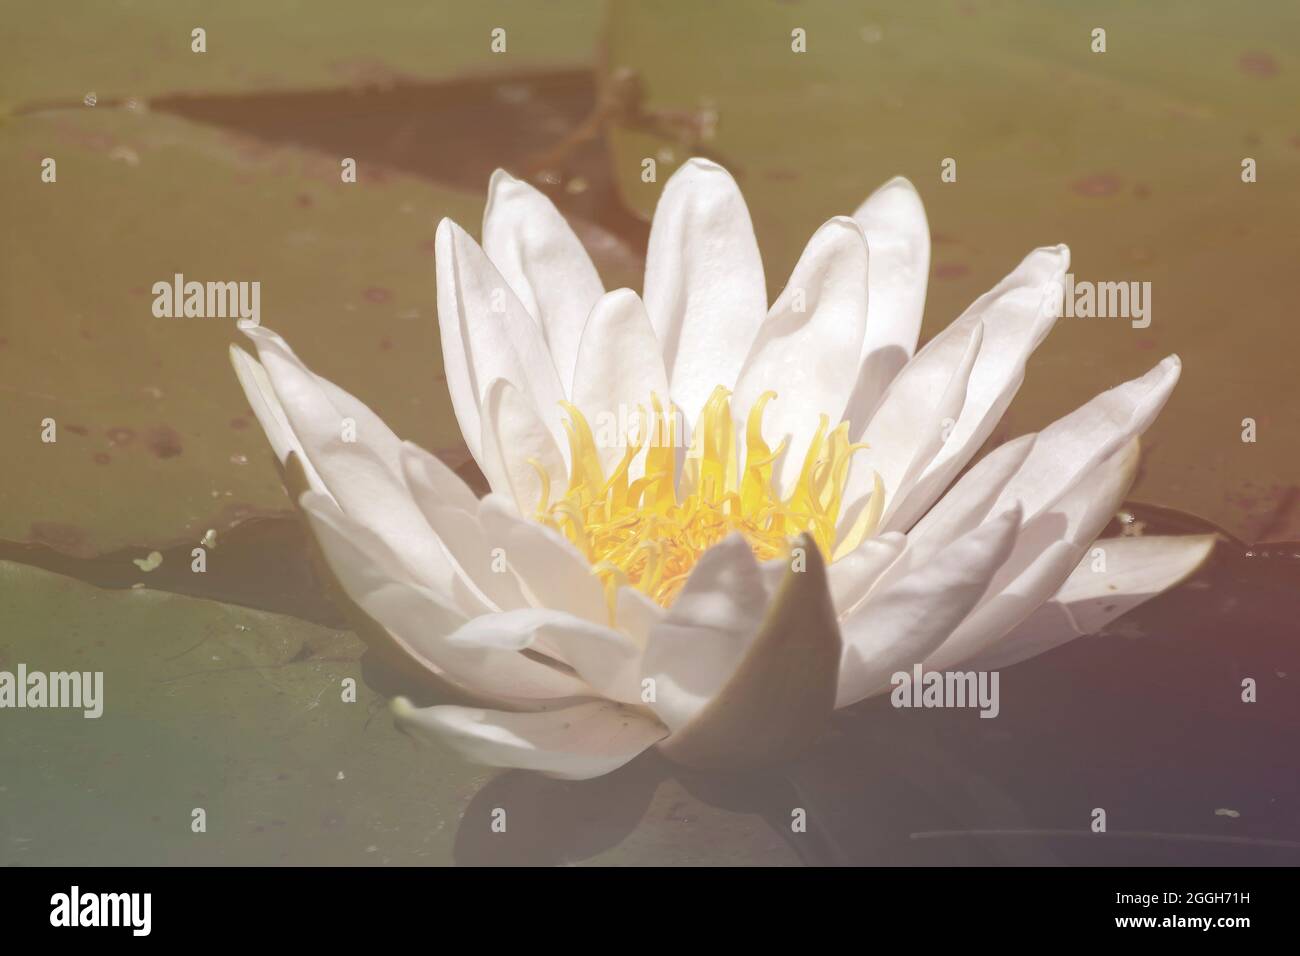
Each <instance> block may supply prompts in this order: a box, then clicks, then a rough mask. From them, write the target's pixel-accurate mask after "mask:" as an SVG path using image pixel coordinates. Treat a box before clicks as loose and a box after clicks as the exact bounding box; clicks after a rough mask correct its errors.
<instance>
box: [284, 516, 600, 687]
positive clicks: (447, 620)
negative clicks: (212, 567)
mask: <svg viewBox="0 0 1300 956" xmlns="http://www.w3.org/2000/svg"><path fill="white" fill-rule="evenodd" d="M300 504H301V505H302V508H303V511H304V512H305V513H306V514H307V517H308V519H309V520H310V522H311V526H312V531H313V532H314V533H315V535H316V540H317V541H318V542H319V543H320V546H321V552H322V553H323V554H324V556H325V560H326V561H327V562H328V563H329V566H330V570H331V571H333V572H334V575H335V577H336V578H337V579H338V581H339V583H340V584H341V585H342V586H343V589H344V590H345V591H346V592H347V595H348V597H349V598H351V599H352V601H353V602H355V603H356V605H357V606H358V607H359V608H361V610H362V611H364V612H365V613H366V614H367V615H368V616H369V617H370V618H372V619H373V620H374V621H375V622H376V623H377V624H379V625H380V626H381V627H383V628H384V629H385V630H386V631H387V632H388V633H389V635H390V636H391V637H392V638H393V640H394V641H395V642H396V643H397V644H398V645H399V646H400V647H401V648H402V649H403V651H405V652H406V653H408V654H411V655H413V656H415V657H417V658H419V659H421V660H424V661H427V662H429V663H430V664H432V665H433V666H434V668H435V669H436V670H437V671H438V672H439V673H442V674H444V675H445V676H447V677H448V678H450V679H451V680H453V681H455V682H456V683H458V684H460V685H461V686H463V687H466V688H468V689H470V690H471V691H474V692H477V693H482V694H489V695H492V696H495V697H497V698H501V699H503V700H509V699H512V698H521V699H529V698H542V699H548V698H565V697H573V696H579V695H583V694H589V693H590V692H591V691H590V688H589V687H588V686H587V685H586V684H585V683H584V682H582V681H581V680H579V679H578V678H576V677H574V676H573V675H572V674H570V673H567V672H565V671H563V670H560V669H559V668H556V667H551V666H549V665H547V664H544V663H542V662H540V661H537V660H535V659H533V658H530V657H527V656H525V655H523V654H518V653H515V652H514V651H510V650H497V649H495V648H480V647H464V646H459V645H455V644H452V643H450V642H448V640H447V638H448V636H449V635H450V634H452V633H453V632H454V631H456V630H457V629H458V628H460V627H461V626H462V625H464V623H465V620H466V619H465V617H463V616H462V615H460V614H458V613H456V612H454V611H453V610H451V609H449V608H448V607H446V606H445V605H443V604H442V603H441V602H439V601H438V600H437V599H436V597H435V596H434V595H433V594H432V593H431V592H430V591H428V590H427V589H425V588H422V587H420V586H419V585H417V584H412V583H408V582H406V581H403V580H401V579H400V578H398V577H396V576H395V575H396V573H397V571H398V570H399V569H400V562H398V560H397V559H396V557H395V556H394V555H393V554H392V553H391V551H389V550H388V548H387V547H386V546H385V545H384V543H383V542H382V541H380V540H379V539H378V538H377V537H375V536H374V535H372V534H370V532H369V531H367V529H366V528H364V527H362V526H360V525H358V524H356V523H355V522H353V521H351V520H350V519H348V517H347V516H346V515H345V514H343V512H341V511H339V510H338V509H337V508H336V507H334V505H333V504H332V503H331V502H330V501H329V499H327V498H325V496H324V495H318V494H316V493H315V492H307V493H305V494H304V495H303V496H302V498H301V499H300Z"/></svg>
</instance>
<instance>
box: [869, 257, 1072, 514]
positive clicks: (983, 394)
mask: <svg viewBox="0 0 1300 956" xmlns="http://www.w3.org/2000/svg"><path fill="white" fill-rule="evenodd" d="M1069 262H1070V252H1069V250H1068V249H1067V248H1066V247H1065V246H1054V247H1047V248H1042V249H1036V250H1034V251H1033V252H1031V253H1030V254H1029V255H1028V256H1026V257H1025V259H1024V261H1023V262H1021V263H1020V265H1019V266H1017V267H1016V269H1015V271H1014V272H1012V273H1011V274H1010V275H1009V276H1007V277H1006V278H1005V279H1003V280H1002V281H1001V282H1000V283H998V285H997V286H996V287H994V288H993V289H992V290H991V291H990V292H987V293H985V294H984V295H983V296H981V297H980V298H979V299H977V300H976V301H975V302H974V303H973V304H972V305H971V307H970V308H969V309H967V310H966V311H965V313H963V314H962V315H961V317H960V318H958V319H957V320H956V321H955V322H953V323H952V324H951V325H949V326H948V327H947V328H946V329H944V330H943V331H942V332H940V333H939V334H938V335H936V336H935V337H934V338H933V339H932V340H931V341H930V342H929V343H927V344H926V345H925V347H924V348H922V349H921V351H919V352H918V353H917V354H916V356H915V357H914V358H913V359H912V361H910V362H909V363H908V364H907V365H906V367H904V368H903V370H902V371H900V372H899V373H898V375H897V377H896V378H895V379H894V381H893V382H892V383H891V384H890V386H889V388H888V390H887V391H886V393H885V397H884V398H883V399H882V400H881V403H880V407H879V408H877V409H876V412H875V413H874V414H873V415H872V423H871V425H870V426H868V430H871V429H872V428H875V427H879V426H877V425H876V422H877V420H878V419H882V420H887V419H889V418H892V417H895V416H900V415H905V414H906V412H905V411H903V410H904V409H906V408H908V407H911V406H914V405H916V404H917V403H921V402H924V403H927V404H929V405H932V404H933V401H934V398H933V396H935V395H936V394H938V393H939V391H941V390H942V389H943V388H944V387H945V385H946V383H947V382H948V380H949V379H950V378H951V377H952V370H953V369H954V368H956V367H957V365H958V364H959V363H960V362H961V360H962V357H963V356H964V355H965V351H966V345H967V343H968V342H969V336H970V334H971V331H972V329H973V328H974V327H975V326H976V325H978V324H979V323H981V322H982V323H983V325H984V343H983V346H982V347H981V349H980V353H979V357H978V359H977V360H976V362H975V367H974V368H973V369H972V370H971V375H970V381H969V383H968V384H967V388H966V400H965V402H964V404H963V405H962V409H961V414H960V416H958V418H957V421H956V423H955V424H954V425H953V427H952V428H951V429H950V430H949V431H948V435H947V438H946V439H945V440H944V442H943V445H942V447H941V448H940V449H939V451H938V453H937V454H936V455H935V456H934V458H933V460H931V461H930V462H929V464H928V465H927V467H926V470H925V472H924V474H923V482H924V489H925V491H926V493H927V494H928V495H929V496H930V500H929V501H926V500H924V499H923V498H922V497H920V496H919V495H914V496H913V498H912V500H911V502H909V508H908V512H909V513H908V515H907V517H910V518H911V519H912V520H915V518H916V517H917V516H919V515H920V514H923V513H924V512H925V510H926V508H928V507H929V505H930V504H931V503H932V502H933V500H934V498H937V497H938V495H939V494H940V493H942V491H943V489H944V488H945V487H947V485H948V483H949V482H950V481H952V479H953V478H954V477H956V475H957V473H958V472H959V471H960V470H961V469H962V467H963V466H964V465H965V464H966V462H967V461H969V460H970V458H971V456H972V455H973V454H974V453H975V452H976V451H977V450H978V449H979V447H980V445H982V444H983V443H984V441H985V440H986V439H987V438H988V437H989V435H990V434H992V432H993V429H994V428H995V427H996V426H997V423H998V421H999V420H1000V419H1001V418H1002V413H1003V412H1004V411H1006V408H1007V406H1008V405H1009V404H1010V403H1011V399H1012V398H1013V397H1014V396H1015V394H1016V391H1017V390H1018V389H1019V388H1020V383H1021V382H1022V381H1023V380H1024V374H1025V362H1026V360H1027V359H1028V358H1029V355H1030V353H1032V352H1033V350H1034V349H1035V348H1037V346H1038V344H1039V342H1041V341H1042V340H1043V338H1044V337H1045V336H1046V335H1047V333H1048V332H1049V331H1050V330H1051V328H1052V325H1053V324H1054V323H1055V321H1056V317H1057V315H1058V314H1059V312H1060V304H1061V303H1060V299H1061V288H1062V287H1061V278H1062V276H1063V275H1064V273H1065V270H1066V268H1068V266H1069ZM900 517H904V516H902V515H900ZM899 530H906V527H905V525H900V526H899Z"/></svg>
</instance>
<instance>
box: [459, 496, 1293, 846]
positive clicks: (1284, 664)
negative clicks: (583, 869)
mask: <svg viewBox="0 0 1300 956" xmlns="http://www.w3.org/2000/svg"><path fill="white" fill-rule="evenodd" d="M1133 510H1134V511H1135V512H1136V513H1137V515H1138V518H1139V520H1142V521H1144V522H1145V523H1146V525H1147V528H1148V530H1149V531H1152V532H1154V533H1161V532H1170V531H1174V530H1179V531H1204V530H1205V526H1204V523H1203V522H1199V521H1198V520H1197V519H1195V518H1192V517H1191V516H1187V515H1180V514H1177V513H1171V512H1167V511H1164V510H1162V509H1153V508H1142V507H1141V506H1133ZM1260 553H1261V552H1260V551H1259V550H1258V549H1256V550H1254V551H1250V550H1248V549H1246V550H1243V549H1242V548H1240V547H1239V546H1238V543H1236V542H1232V541H1225V542H1224V544H1223V545H1222V546H1221V547H1220V549H1219V551H1218V552H1217V553H1216V555H1215V557H1214V558H1213V559H1212V561H1211V563H1210V564H1209V565H1208V566H1207V567H1206V568H1205V569H1204V570H1203V571H1202V572H1201V573H1200V574H1198V575H1197V576H1196V577H1194V578H1193V579H1192V580H1190V581H1188V582H1187V583H1185V584H1184V585H1183V586H1182V587H1180V588H1179V589H1177V590H1176V591H1173V592H1171V593H1169V594H1167V595H1164V596H1162V597H1160V598H1157V599H1155V600H1153V601H1151V602H1150V603H1148V604H1147V605H1145V606H1144V607H1143V608H1140V609H1139V610H1137V611H1135V612H1133V613H1132V614H1130V615H1128V616H1126V617H1124V618H1122V619H1120V620H1118V621H1116V622H1115V623H1114V624H1112V625H1111V626H1110V627H1109V628H1108V630H1107V631H1106V632H1105V633H1103V634H1102V635H1099V636H1094V637H1090V638H1081V639H1080V640H1078V641H1076V642H1075V643H1074V644H1072V645H1068V646H1066V647H1065V648H1063V649H1060V650H1057V651H1055V652H1052V653H1049V654H1047V655H1045V656H1043V657H1040V658H1036V659H1034V660H1032V661H1028V662H1026V663H1024V664H1021V665H1018V666H1016V667H1014V668H1011V669H1009V670H1007V671H1006V672H1005V673H1004V674H1003V675H1002V684H1001V686H1002V711H1001V713H1000V715H999V716H998V718H997V719H995V720H981V719H979V717H978V715H977V713H976V712H975V711H973V710H967V711H951V710H948V711H945V710H895V709H893V708H892V707H891V706H890V705H889V703H888V700H887V699H884V698H880V699H876V700H872V701H868V702H865V703H864V704H862V705H860V706H858V707H856V708H853V709H852V710H850V711H847V712H843V713H840V714H838V715H837V718H836V721H835V725H834V729H833V731H832V733H831V734H830V736H829V738H828V739H827V740H825V741H824V742H823V743H822V744H821V745H820V746H819V747H818V749H817V750H816V751H814V752H813V753H811V754H809V755H807V756H806V757H805V758H804V759H801V760H799V761H798V762H796V763H794V764H791V765H788V766H785V767H780V768H774V769H772V770H770V771H767V772H765V773H755V774H745V775H740V776H737V775H723V774H708V773H701V772H696V771H687V770H683V769H682V768H678V767H676V766H674V765H672V764H670V763H668V762H666V761H665V760H664V759H663V758H661V757H659V756H658V755H657V754H653V753H649V754H646V755H644V756H642V757H641V758H639V759H638V760H636V761H634V762H633V763H631V764H629V765H628V766H627V767H624V768H623V769H622V770H620V771H618V772H616V773H614V774H611V775H609V776H607V777H604V778H601V779H597V780H592V781H584V782H567V781H557V780H552V779H549V778H545V777H541V776H539V775H537V774H532V773H522V772H507V773H503V774H501V775H499V776H497V777H495V778H493V779H492V780H491V781H490V782H489V783H488V784H487V785H486V786H484V787H483V788H482V789H481V790H480V791H479V792H478V793H477V794H476V795H475V796H474V798H473V799H472V800H471V801H470V803H469V805H468V806H467V807H466V809H465V811H464V814H463V817H462V819H461V823H460V826H459V830H458V832H457V837H456V843H455V859H456V861H457V862H458V863H462V864H472V865H478V864H503V863H510V864H562V863H576V862H581V861H583V860H588V859H592V858H594V857H598V856H600V855H601V854H603V853H605V852H606V851H609V850H611V849H612V848H616V847H617V846H618V845H619V844H620V842H621V841H623V840H625V839H627V838H628V837H629V836H630V835H631V834H633V833H634V832H635V831H636V829H637V827H638V826H641V825H643V823H644V821H645V820H646V819H647V815H648V814H649V813H651V807H652V803H653V801H654V797H655V793H656V791H657V790H658V789H659V788H661V787H665V786H667V785H669V784H670V782H675V783H676V784H677V785H679V786H680V787H681V788H682V789H684V790H685V791H686V792H687V793H688V794H689V795H690V797H691V798H692V799H693V800H696V801H699V803H701V804H704V805H707V806H709V807H713V808H717V809H720V810H724V811H726V812H727V813H729V814H748V815H757V816H759V817H761V818H762V819H763V821H764V822H765V823H766V824H767V825H768V826H769V827H770V828H771V830H772V832H773V834H775V835H777V836H778V837H779V838H780V839H781V840H782V841H783V842H784V843H785V844H786V846H787V847H788V848H789V849H790V850H792V851H793V853H794V854H796V855H797V858H798V859H799V860H802V861H803V862H805V863H809V864H825V865H836V864H898V865H960V864H985V865H988V864H1012V865H1026V864H1049V865H1050V864H1082V865H1093V864H1148V865H1154V864H1224V865H1230V864H1238V865H1240V864H1279V865H1281V864H1285V865H1295V864H1296V863H1300V813H1297V810H1298V809H1300V807H1298V806H1297V798H1298V796H1300V793H1298V790H1297V787H1296V783H1297V776H1296V740H1295V728H1296V727H1297V726H1300V695H1298V694H1297V693H1296V691H1295V689H1294V682H1295V681H1296V680H1297V679H1298V678H1300V644H1298V642H1297V640H1296V625H1295V621H1296V620H1297V619H1298V615H1300V590H1298V589H1297V588H1296V584H1297V583H1300V581H1298V577H1300V575H1298V571H1300V544H1279V545H1275V546H1272V547H1271V548H1269V549H1267V554H1268V555H1269V556H1267V557H1261V556H1260ZM1246 677H1252V678H1254V679H1255V681H1256V682H1257V684H1258V687H1259V695H1258V701H1257V702H1256V703H1253V704H1247V703H1243V702H1242V701H1241V681H1242V679H1244V678H1246ZM498 808H502V809H505V810H506V812H507V814H508V815H509V821H510V824H509V827H508V829H507V831H506V832H505V833H496V832H493V830H492V827H491V820H492V814H493V812H494V811H495V810H497V809H498ZM1095 808H1102V809H1104V810H1105V811H1106V822H1107V832H1106V833H1093V832H1092V831H1091V829H1090V824H1091V822H1092V812H1093V810H1094V809H1095ZM799 809H802V810H803V811H804V812H805V814H806V819H807V830H806V832H795V831H794V829H793V828H792V825H791V824H792V819H793V816H792V814H794V812H795V811H796V810H799ZM687 813H689V811H687ZM726 837H727V835H726V833H725V832H719V831H718V830H717V829H716V828H713V827H710V826H709V825H708V824H707V823H702V824H701V825H698V826H696V827H694V828H693V829H692V839H694V840H695V841H697V842H698V844H699V846H698V850H699V854H700V859H701V860H702V861H703V860H709V861H712V862H726V858H727V848H726V846H725V842H726ZM783 861H788V858H787V857H784V856H781V855H774V858H773V859H771V860H762V859H753V858H750V859H748V860H746V862H750V863H763V862H783Z"/></svg>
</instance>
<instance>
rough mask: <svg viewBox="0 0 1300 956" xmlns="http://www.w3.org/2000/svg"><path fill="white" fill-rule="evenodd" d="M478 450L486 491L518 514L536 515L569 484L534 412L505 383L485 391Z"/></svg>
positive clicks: (559, 457)
mask: <svg viewBox="0 0 1300 956" xmlns="http://www.w3.org/2000/svg"><path fill="white" fill-rule="evenodd" d="M480 449H481V452H480V454H479V459H478V461H479V465H480V466H482V468H483V477H485V478H486V479H487V480H488V486H489V487H490V488H491V489H492V490H493V491H494V492H495V493H497V494H499V495H502V496H504V497H506V498H508V499H510V500H511V501H513V502H514V503H515V505H516V506H517V507H518V508H519V512H520V514H526V515H531V514H533V513H535V512H536V511H537V510H538V509H539V508H541V507H542V506H543V505H545V504H546V502H545V500H544V499H545V498H547V497H548V496H549V495H550V494H553V493H555V492H557V491H558V490H559V489H562V488H564V487H565V485H566V484H567V482H568V474H569V473H568V468H566V467H565V464H564V457H563V456H562V455H561V453H560V448H559V446H558V445H556V443H555V439H554V438H553V437H552V436H551V433H550V432H549V431H548V430H547V429H546V426H545V425H543V424H542V420H541V418H540V417H538V414H537V410H536V409H535V408H534V407H533V405H532V403H531V402H530V401H528V399H527V398H525V397H524V395H523V393H522V392H520V391H519V390H518V389H517V388H515V387H514V386H513V385H511V384H510V383H509V382H507V381H506V380H505V379H503V378H499V379H497V380H496V381H495V382H493V383H492V384H491V385H489V386H488V390H487V395H486V396H485V397H484V399H483V437H482V441H481V442H480ZM539 469H540V470H539ZM543 476H545V477H543Z"/></svg>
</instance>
